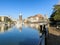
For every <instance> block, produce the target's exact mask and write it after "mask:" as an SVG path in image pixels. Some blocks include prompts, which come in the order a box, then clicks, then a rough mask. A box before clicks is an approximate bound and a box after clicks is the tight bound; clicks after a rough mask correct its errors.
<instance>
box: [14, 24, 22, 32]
mask: <svg viewBox="0 0 60 45" xmlns="http://www.w3.org/2000/svg"><path fill="white" fill-rule="evenodd" d="M15 26H16V27H17V28H18V29H19V31H20V32H21V31H22V24H16V25H15Z"/></svg>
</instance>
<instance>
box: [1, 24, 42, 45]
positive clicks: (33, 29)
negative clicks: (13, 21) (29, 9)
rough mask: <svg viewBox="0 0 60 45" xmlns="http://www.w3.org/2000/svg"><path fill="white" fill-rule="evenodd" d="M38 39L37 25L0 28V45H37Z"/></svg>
mask: <svg viewBox="0 0 60 45" xmlns="http://www.w3.org/2000/svg"><path fill="white" fill-rule="evenodd" d="M40 39H41V38H40V31H39V30H38V25H37V24H36V25H35V24H25V25H24V26H22V25H20V26H6V25H1V26H0V45H39V43H40Z"/></svg>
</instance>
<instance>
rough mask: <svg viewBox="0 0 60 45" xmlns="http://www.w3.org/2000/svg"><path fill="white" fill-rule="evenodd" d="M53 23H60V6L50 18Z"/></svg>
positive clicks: (55, 7)
mask: <svg viewBox="0 0 60 45" xmlns="http://www.w3.org/2000/svg"><path fill="white" fill-rule="evenodd" d="M50 20H51V21H60V5H55V6H54V9H53V13H52V15H51V16H50Z"/></svg>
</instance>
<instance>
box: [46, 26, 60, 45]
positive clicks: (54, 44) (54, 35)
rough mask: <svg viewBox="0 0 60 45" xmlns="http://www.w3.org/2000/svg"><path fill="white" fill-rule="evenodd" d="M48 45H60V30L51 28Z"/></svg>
mask: <svg viewBox="0 0 60 45" xmlns="http://www.w3.org/2000/svg"><path fill="white" fill-rule="evenodd" d="M47 45H60V30H58V29H56V27H50V28H49V38H48V39H47Z"/></svg>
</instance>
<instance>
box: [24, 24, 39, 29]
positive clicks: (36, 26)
mask: <svg viewBox="0 0 60 45" xmlns="http://www.w3.org/2000/svg"><path fill="white" fill-rule="evenodd" d="M24 26H25V27H30V28H33V29H37V30H38V29H39V28H40V27H39V24H37V23H35V24H33V23H32V24H28V23H26V24H24Z"/></svg>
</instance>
